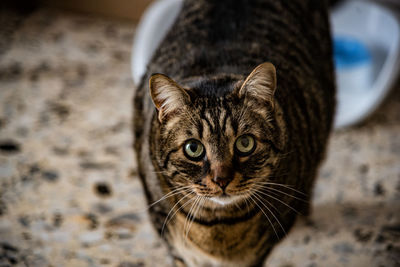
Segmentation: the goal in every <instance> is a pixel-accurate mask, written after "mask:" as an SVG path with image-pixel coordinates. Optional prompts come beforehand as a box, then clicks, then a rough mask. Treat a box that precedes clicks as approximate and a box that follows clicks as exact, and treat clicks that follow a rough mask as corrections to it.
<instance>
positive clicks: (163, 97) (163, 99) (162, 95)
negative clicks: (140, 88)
mask: <svg viewBox="0 0 400 267" xmlns="http://www.w3.org/2000/svg"><path fill="white" fill-rule="evenodd" d="M149 86H150V95H151V98H152V99H153V103H154V105H155V106H156V108H157V110H158V120H159V121H160V122H161V121H162V120H163V119H164V118H166V117H167V116H168V115H170V114H172V113H173V112H176V111H178V110H179V109H181V108H182V107H183V106H184V105H185V104H187V103H188V102H189V101H190V96H189V94H188V93H187V92H186V91H185V89H183V88H182V87H181V86H179V85H178V84H177V83H176V82H175V81H174V80H172V79H171V78H169V77H168V76H166V75H164V74H159V73H157V74H153V75H152V76H151V77H150V80H149Z"/></svg>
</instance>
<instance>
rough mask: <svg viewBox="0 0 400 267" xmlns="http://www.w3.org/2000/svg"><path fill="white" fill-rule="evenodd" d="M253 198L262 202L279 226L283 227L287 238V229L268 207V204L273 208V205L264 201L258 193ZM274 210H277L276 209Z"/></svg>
mask: <svg viewBox="0 0 400 267" xmlns="http://www.w3.org/2000/svg"><path fill="white" fill-rule="evenodd" d="M253 196H254V197H255V198H256V199H258V200H259V201H260V203H261V204H262V205H263V206H264V207H265V208H266V209H267V210H268V211H269V213H271V215H272V216H273V217H274V218H275V220H276V222H277V223H278V224H279V226H280V227H281V229H282V231H283V233H284V234H285V236H286V231H285V228H283V226H282V224H281V222H280V221H279V219H278V218H277V217H276V216H275V214H274V213H273V212H272V210H271V209H270V208H269V207H268V205H267V204H269V205H270V206H271V207H273V205H272V204H271V203H270V202H269V201H268V200H266V199H263V198H262V197H261V196H260V195H258V194H257V193H256V192H254V194H253ZM264 201H265V202H267V204H265V203H264ZM274 208H275V207H274ZM275 210H276V208H275Z"/></svg>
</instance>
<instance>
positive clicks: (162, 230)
mask: <svg viewBox="0 0 400 267" xmlns="http://www.w3.org/2000/svg"><path fill="white" fill-rule="evenodd" d="M188 197H189V194H187V195H185V196H184V197H183V198H181V199H180V200H178V201H177V202H176V203H175V205H174V206H173V207H172V208H171V209H170V211H169V212H168V214H167V217H166V218H165V220H164V223H163V226H162V228H161V235H163V233H164V228H165V226H166V225H167V224H168V223H169V221H170V220H171V219H172V218H173V217H174V216H175V214H176V213H177V212H178V211H179V210H181V209H183V208H185V207H186V206H187V205H188V204H190V203H191V202H192V201H193V200H194V198H191V199H189V200H188V201H186V203H185V204H183V205H182V206H180V208H179V209H177V210H175V211H174V209H175V207H176V206H178V205H179V203H180V202H182V201H183V200H184V199H186V198H188ZM173 211H174V212H173ZM171 212H173V214H172V215H171ZM170 215H171V217H170Z"/></svg>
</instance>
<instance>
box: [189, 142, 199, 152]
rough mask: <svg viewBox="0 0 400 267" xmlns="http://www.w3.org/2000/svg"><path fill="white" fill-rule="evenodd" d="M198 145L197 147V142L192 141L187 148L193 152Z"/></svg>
mask: <svg viewBox="0 0 400 267" xmlns="http://www.w3.org/2000/svg"><path fill="white" fill-rule="evenodd" d="M198 147H199V145H198V144H197V143H194V142H193V143H191V144H190V145H189V149H190V151H192V152H193V153H194V152H196V151H197V149H198Z"/></svg>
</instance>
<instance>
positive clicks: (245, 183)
mask: <svg viewBox="0 0 400 267" xmlns="http://www.w3.org/2000/svg"><path fill="white" fill-rule="evenodd" d="M188 84H189V85H188ZM275 90H276V71H275V67H274V66H273V65H272V64H271V63H263V64H261V65H259V66H258V67H256V68H255V69H254V70H253V71H252V72H251V73H250V74H249V76H248V77H247V78H246V79H237V78H232V76H222V77H214V78H209V79H205V80H201V81H200V82H192V83H187V84H186V85H185V86H182V85H179V84H177V83H176V82H175V81H173V80H172V79H171V78H169V77H167V76H165V75H162V74H154V75H153V76H152V77H151V78H150V93H151V97H152V99H153V103H154V105H155V107H156V109H157V111H158V112H157V114H158V119H157V120H156V121H155V123H154V124H153V133H154V135H155V136H156V137H155V138H153V142H152V146H151V150H152V151H151V153H152V155H153V158H155V159H156V160H155V161H156V164H157V166H156V171H157V172H161V173H162V174H163V175H164V176H165V177H166V179H167V184H168V186H169V187H170V190H171V191H172V190H178V191H179V190H181V191H182V192H184V193H185V194H193V195H196V196H203V197H204V198H205V199H208V200H210V201H212V202H215V203H219V204H221V205H226V204H230V203H235V202H237V201H240V200H241V199H245V198H246V197H249V195H251V193H252V192H253V191H254V190H257V188H261V187H262V186H263V185H265V183H266V182H268V181H269V179H270V178H271V177H272V175H273V172H274V168H276V167H277V165H278V164H279V159H280V156H279V154H280V151H281V150H282V147H283V146H284V140H283V139H282V138H281V134H282V132H281V131H282V121H281V120H280V119H279V116H280V114H279V111H277V108H276V103H275V100H274V93H275Z"/></svg>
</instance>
